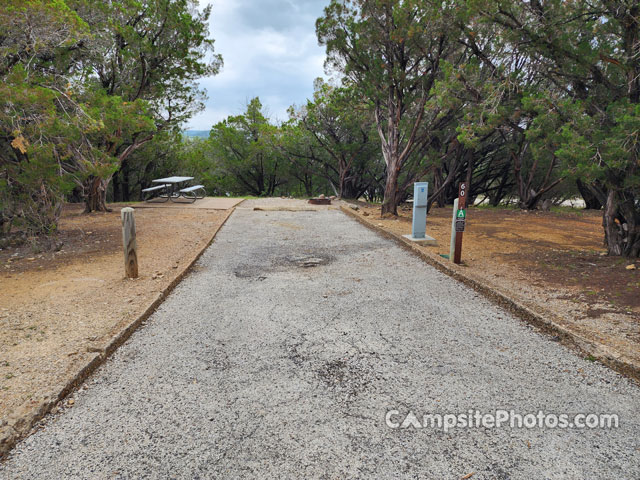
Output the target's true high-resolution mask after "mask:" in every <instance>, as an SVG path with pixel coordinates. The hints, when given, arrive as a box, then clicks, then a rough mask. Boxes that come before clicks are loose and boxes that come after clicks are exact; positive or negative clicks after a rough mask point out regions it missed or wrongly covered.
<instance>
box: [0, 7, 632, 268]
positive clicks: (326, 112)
mask: <svg viewBox="0 0 640 480" xmlns="http://www.w3.org/2000/svg"><path fill="white" fill-rule="evenodd" d="M2 1H3V2H4V6H3V8H2V10H0V52H1V53H2V55H1V57H0V80H2V81H1V82H0V95H1V96H2V98H4V99H6V101H5V107H4V108H3V109H2V110H0V162H1V163H0V226H1V227H2V229H3V231H8V230H9V229H10V228H11V225H16V224H20V225H22V226H23V227H24V228H25V229H26V230H29V231H32V232H34V233H39V232H40V233H41V232H44V233H49V232H52V231H54V230H55V226H56V220H57V216H58V214H59V211H60V205H61V202H62V200H63V199H64V198H65V196H66V197H67V198H71V199H80V198H83V199H84V200H85V202H86V205H87V210H88V211H90V210H93V209H104V208H106V205H105V200H106V196H107V195H109V196H110V199H112V200H115V201H121V200H124V201H126V200H132V199H139V198H140V190H141V189H142V188H144V187H146V186H148V185H149V182H150V181H151V179H152V178H155V177H158V176H163V175H165V174H170V173H181V174H191V175H193V176H195V177H197V178H198V180H199V181H200V182H203V183H204V184H205V185H206V187H207V190H208V191H209V192H210V193H213V194H218V195H255V196H269V195H304V196H313V195H317V194H320V193H323V194H327V195H328V194H332V193H333V194H335V195H337V196H341V197H343V198H361V197H364V198H366V199H369V200H375V201H381V203H382V213H383V214H384V213H388V214H395V213H396V211H397V206H398V204H399V203H400V202H402V201H403V200H405V199H406V198H407V195H408V193H409V192H410V191H411V184H412V183H413V182H415V181H419V180H427V181H429V182H431V188H430V191H431V197H430V204H429V206H431V205H432V204H434V203H437V204H439V205H445V204H446V203H449V202H451V200H453V198H454V197H455V196H456V194H457V187H458V184H459V183H460V182H462V181H466V182H467V183H468V184H469V186H470V188H469V192H470V195H471V197H472V199H479V200H482V201H486V202H488V203H490V204H492V205H499V204H504V203H515V204H517V205H518V206H519V207H520V208H523V209H536V208H548V207H549V206H550V204H551V203H554V202H555V203H559V202H561V201H563V200H566V199H568V198H574V197H576V196H577V195H581V196H582V197H583V198H584V200H585V203H586V205H587V207H588V208H602V210H603V227H604V232H605V243H606V245H607V247H608V250H609V252H610V254H613V255H625V256H634V257H637V256H638V255H640V171H639V169H640V164H639V162H640V160H639V157H638V148H639V141H638V135H637V131H638V129H639V128H640V106H639V103H640V63H639V62H640V27H639V20H638V19H639V16H640V1H632V0H587V1H580V2H578V1H566V0H529V1H524V0H519V1H513V0H504V1H503V0H496V1H492V2H486V1H481V0H451V1H447V2H442V1H435V0H327V7H326V8H325V11H324V15H323V16H322V17H321V18H320V19H318V21H317V24H316V29H317V35H318V40H319V42H320V43H321V44H323V45H324V46H326V50H327V62H326V68H327V72H328V73H331V74H334V78H337V79H338V80H334V81H332V82H331V83H326V82H325V81H323V80H321V79H318V80H317V81H316V83H315V85H314V87H315V89H314V95H313V98H312V99H309V100H308V101H307V102H306V104H304V105H301V106H297V107H296V106H292V107H291V108H290V111H289V119H288V120H287V121H285V122H282V123H279V124H275V123H274V122H272V121H271V120H270V119H269V118H268V116H267V115H266V114H265V109H264V108H263V106H262V104H261V103H260V100H259V99H257V98H255V99H253V100H251V101H250V102H249V104H248V105H247V108H246V111H244V112H242V113H241V114H238V115H234V116H230V117H228V118H227V119H226V120H224V121H222V122H220V123H218V124H216V125H214V126H213V127H212V128H211V131H210V133H209V136H208V137H207V138H203V137H200V138H187V137H185V136H184V135H182V133H181V131H180V129H181V126H182V124H183V123H184V121H185V120H187V119H188V118H189V117H190V116H191V115H193V113H194V112H196V111H197V110H198V109H199V108H201V105H202V98H203V94H202V92H201V91H200V90H199V89H198V87H197V84H196V81H197V79H198V78H200V77H203V76H208V75H212V74H215V73H217V71H218V69H219V67H220V64H221V59H220V58H219V57H218V56H216V55H213V54H212V53H211V52H212V46H213V42H212V40H210V39H209V38H208V32H207V27H206V25H207V18H208V16H209V13H210V11H209V8H205V9H204V10H203V11H202V12H200V13H199V12H198V10H197V9H195V8H194V2H193V1H192V0H117V1H110V2H93V1H90V0H28V1H18V0H2Z"/></svg>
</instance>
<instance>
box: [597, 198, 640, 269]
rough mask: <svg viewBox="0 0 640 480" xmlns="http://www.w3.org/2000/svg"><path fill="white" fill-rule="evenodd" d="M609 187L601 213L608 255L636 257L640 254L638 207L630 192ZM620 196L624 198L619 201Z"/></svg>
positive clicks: (639, 217)
mask: <svg viewBox="0 0 640 480" xmlns="http://www.w3.org/2000/svg"><path fill="white" fill-rule="evenodd" d="M623 193H624V194H623V195H621V194H620V192H618V191H616V190H613V189H610V190H609V191H608V192H607V202H606V204H605V206H604V213H603V215H602V227H603V228H604V241H605V246H606V247H607V251H608V252H609V255H612V256H624V257H631V258H637V257H639V256H640V209H638V207H636V206H635V198H634V196H633V195H632V194H631V193H630V192H623ZM621 197H622V198H626V200H624V201H621Z"/></svg>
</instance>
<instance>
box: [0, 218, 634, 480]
mask: <svg viewBox="0 0 640 480" xmlns="http://www.w3.org/2000/svg"><path fill="white" fill-rule="evenodd" d="M73 401H74V402H73V403H74V404H73V406H72V407H69V408H68V409H66V410H64V411H63V412H61V413H60V414H57V415H55V416H50V417H49V418H48V419H47V421H46V423H45V425H44V427H43V428H42V429H40V430H39V431H37V432H36V433H34V434H33V435H32V436H30V437H29V438H27V439H26V440H25V441H23V442H21V443H20V444H19V445H18V447H17V448H16V449H15V450H14V452H13V453H12V455H11V457H10V458H9V459H8V461H6V462H5V463H4V464H2V465H1V466H0V478H3V479H4V478H6V479H22V478H24V479H32V478H38V479H66V478H78V479H80V478H82V479H84V478H91V479H107V478H109V479H111V478H115V479H133V478H145V479H165V478H185V479H197V478H259V479H276V478H278V479H280V478H291V479H299V478H319V479H351V478H354V479H355V478H372V479H373V478H376V479H405V478H406V479H409V478H421V479H422V478H425V479H449V478H450V479H459V478H463V477H465V478H472V480H478V479H547V478H548V479H551V478H553V479H558V478H561V479H585V478H588V479H609V478H610V479H633V478H640V450H639V449H640V441H639V439H640V420H639V419H638V406H639V405H640V389H639V388H638V386H637V385H636V384H634V383H632V382H631V381H629V380H627V379H625V378H623V377H621V376H619V375H618V374H616V373H615V372H613V371H611V370H609V369H607V368H605V367H603V366H601V365H599V364H596V363H593V362H589V361H588V360H586V359H583V358H580V357H579V356H578V355H576V354H575V353H574V352H572V351H569V350H567V349H566V348H565V347H563V346H562V345H560V344H558V343H557V342H554V341H553V339H551V338H550V337H547V336H544V335H541V334H539V333H537V332H536V331H535V330H533V329H532V328H530V327H529V326H528V325H526V324H524V323H523V322H521V321H520V320H518V319H516V318H514V317H513V316H511V315H510V314H509V313H507V312H506V311H504V310H502V309H500V308H498V307H496V306H495V305H493V304H491V303H490V302H489V301H488V300H486V299H485V298H483V297H480V296H479V295H477V294H476V293H474V292H473V291H472V290H470V289H469V288H467V287H465V286H464V285H461V284H459V283H457V282H455V281H454V280H452V279H451V278H449V277H447V276H445V275H443V274H441V273H439V272H438V271H436V270H435V269H433V268H432V267H430V266H428V265H426V264H424V263H423V262H421V261H420V260H419V259H418V258H417V257H415V256H412V255H411V254H409V253H407V252H406V251H404V250H402V249H400V248H399V247H397V246H396V245H395V244H394V243H392V242H390V241H388V240H386V239H383V238H381V237H378V236H377V235H376V234H374V233H372V232H371V231H369V230H367V229H366V228H364V227H363V226H361V225H359V224H357V223H356V222H354V221H353V220H351V219H349V218H348V217H346V216H345V215H344V214H342V213H340V212H337V211H332V210H321V211H316V212H274V211H269V212H264V211H252V210H248V209H246V210H245V209H239V210H237V211H236V212H235V213H234V214H233V216H232V217H231V218H230V219H229V221H228V222H227V224H226V225H225V227H223V229H222V230H221V231H220V232H219V234H218V236H217V238H216V240H215V242H214V244H213V245H212V246H211V247H210V248H209V249H208V251H207V252H206V253H205V254H204V255H203V257H202V258H201V260H200V261H199V264H198V265H197V267H196V268H195V270H194V271H193V272H192V274H191V275H190V276H189V277H188V278H187V279H186V280H185V281H183V283H182V284H181V285H180V286H178V287H177V288H176V289H175V290H174V292H173V293H172V294H171V295H170V297H169V298H168V299H167V301H166V302H165V303H164V304H163V305H162V306H161V307H160V309H159V310H158V311H157V312H156V313H155V314H154V315H153V316H152V317H151V318H150V319H149V321H148V323H147V324H146V325H145V326H144V327H143V328H141V329H140V330H139V331H138V332H136V333H135V334H134V336H133V337H132V338H131V339H130V340H129V341H128V342H127V343H126V344H125V345H124V346H123V347H122V348H120V350H118V352H117V353H116V354H115V355H114V356H113V357H112V358H111V359H110V360H109V361H108V362H107V363H106V364H105V365H104V366H103V367H102V368H101V369H100V370H99V371H98V372H97V373H96V374H95V375H94V376H93V377H92V378H91V379H90V380H89V381H88V382H87V384H86V387H85V388H83V389H81V390H80V391H79V392H77V393H76V394H75V395H74V397H73ZM496 409H505V410H511V409H513V410H515V411H516V412H517V413H519V414H522V415H524V414H527V413H534V414H537V412H538V411H540V410H542V411H544V412H547V413H557V414H560V413H566V414H570V415H574V414H577V413H585V414H587V413H614V414H617V415H618V417H619V420H620V428H617V429H557V428H556V429H553V428H532V429H527V428H513V429H512V428H506V427H502V428H482V427H480V428H471V429H467V428H454V429H452V430H449V431H448V432H444V431H443V429H438V428H413V427H411V428H405V429H403V428H395V429H394V428H390V427H389V426H387V425H386V422H385V416H386V414H387V412H388V411H389V410H397V411H398V412H399V414H397V415H394V416H392V419H393V420H394V421H397V420H398V419H400V421H401V419H402V416H403V415H404V414H406V413H407V412H409V411H412V412H413V413H415V414H416V416H417V418H419V419H421V418H422V415H424V414H430V413H441V414H445V413H453V414H457V413H465V412H468V411H469V410H474V411H475V410H478V411H480V412H482V413H492V412H494V411H495V410H496ZM469 474H473V476H471V477H466V476H467V475H469Z"/></svg>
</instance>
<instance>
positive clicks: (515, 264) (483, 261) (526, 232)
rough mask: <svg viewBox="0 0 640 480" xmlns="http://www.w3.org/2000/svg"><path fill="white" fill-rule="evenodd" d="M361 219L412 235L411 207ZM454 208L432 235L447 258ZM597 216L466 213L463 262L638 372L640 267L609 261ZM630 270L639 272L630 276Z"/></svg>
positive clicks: (433, 216)
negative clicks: (392, 214) (395, 213)
mask: <svg viewBox="0 0 640 480" xmlns="http://www.w3.org/2000/svg"><path fill="white" fill-rule="evenodd" d="M360 207H361V208H360V210H359V211H358V214H360V215H363V216H365V217H367V220H368V221H370V222H371V223H373V224H375V225H378V226H380V227H382V228H384V229H386V230H389V231H392V232H394V233H397V234H408V233H411V215H412V212H411V207H410V206H405V207H402V208H401V209H400V212H399V213H400V217H399V218H397V219H396V218H393V217H391V218H385V219H383V218H380V208H379V207H377V206H367V205H364V204H360ZM451 215H452V211H451V207H448V208H434V209H432V211H431V212H430V213H429V215H428V217H427V235H430V236H432V237H434V238H435V239H436V240H437V241H438V246H437V247H436V246H433V247H426V246H425V247H421V248H423V249H425V250H428V251H430V252H434V253H437V254H439V255H448V254H449V241H450V236H451ZM601 222H602V216H601V213H600V212H591V211H581V210H576V211H573V212H564V211H562V212H538V211H533V212H525V211H520V210H511V209H489V208H471V209H468V210H467V226H466V231H465V233H464V242H463V249H462V260H463V263H464V265H465V266H466V267H467V268H468V271H469V272H470V273H472V274H473V275H475V276H476V277H479V278H480V279H481V280H482V281H483V282H484V283H486V284H488V285H491V286H493V287H495V288H496V289H498V290H501V291H503V292H505V293H508V294H509V295H511V296H515V297H516V298H518V300H519V301H521V302H522V303H524V304H525V305H528V306H530V307H532V308H533V309H534V310H536V311H541V312H548V313H550V314H551V315H552V316H557V317H561V318H562V319H563V321H564V322H566V324H567V326H568V327H569V328H571V329H572V330H574V331H576V332H578V333H579V334H580V335H583V336H585V337H586V338H588V339H590V340H593V341H596V342H597V343H600V344H602V345H605V346H607V347H612V348H613V349H614V350H615V351H616V352H619V353H621V354H624V355H625V356H627V357H628V358H633V359H634V360H635V361H636V362H637V364H638V365H640V261H636V262H635V263H634V262H633V261H631V260H629V259H623V258H619V257H609V256H606V249H605V248H604V247H603V232H602V226H601ZM629 265H635V267H636V269H634V270H629V269H627V267H628V266H629Z"/></svg>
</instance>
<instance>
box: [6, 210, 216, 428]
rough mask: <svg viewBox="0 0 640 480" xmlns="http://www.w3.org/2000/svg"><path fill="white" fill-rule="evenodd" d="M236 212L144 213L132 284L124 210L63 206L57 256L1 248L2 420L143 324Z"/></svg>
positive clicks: (140, 216)
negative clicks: (127, 330)
mask: <svg viewBox="0 0 640 480" xmlns="http://www.w3.org/2000/svg"><path fill="white" fill-rule="evenodd" d="M228 213H229V211H228V210H212V209H201V208H188V207H185V208H176V207H175V206H173V207H171V208H164V209H163V208H137V209H136V213H135V215H136V227H137V233H138V235H137V243H138V257H139V269H140V277H139V278H138V279H135V280H128V279H125V278H124V265H123V253H122V228H121V223H120V207H118V206H114V211H113V212H111V213H97V214H91V215H85V214H83V213H82V207H81V206H79V205H69V206H67V207H66V208H65V210H64V213H63V216H62V221H61V224H60V232H59V235H58V238H57V240H59V242H61V243H62V245H61V247H60V248H59V250H58V251H48V252H44V253H37V250H35V251H34V248H33V247H31V246H29V245H25V246H21V247H19V248H12V247H8V248H4V249H2V250H0V421H1V420H2V418H3V417H5V416H6V415H8V414H10V413H11V412H14V411H15V410H19V411H27V410H28V409H29V406H30V405H35V404H36V403H37V400H38V399H39V398H42V397H44V396H46V395H47V394H50V393H51V392H52V391H55V389H56V386H59V385H63V384H65V383H66V382H67V381H68V380H69V379H70V378H71V377H72V375H73V374H74V373H75V372H76V371H77V370H78V369H79V368H80V367H81V366H84V365H85V364H86V363H87V361H88V359H89V358H90V357H91V355H95V353H93V352H96V351H99V350H100V349H101V348H104V346H105V345H106V344H107V343H108V341H109V340H110V339H111V338H112V337H113V336H114V335H115V334H116V333H117V332H119V331H120V330H121V329H122V328H123V327H124V326H126V325H128V324H129V323H131V322H132V321H133V320H134V319H136V318H138V317H139V316H140V315H141V314H142V313H143V312H144V311H145V310H146V309H147V308H148V307H149V306H150V305H151V304H152V302H153V301H154V300H155V299H156V298H157V297H158V295H159V294H160V293H161V292H162V291H164V289H165V288H166V287H167V286H168V285H169V284H170V283H171V282H172V281H173V280H174V279H175V278H176V277H177V276H178V275H179V274H180V272H182V270H184V268H186V266H188V264H189V263H190V262H191V261H192V259H193V258H194V257H195V256H196V255H197V254H198V253H199V252H200V251H201V250H202V248H203V247H204V246H205V245H206V244H207V243H208V242H209V240H210V239H211V237H212V236H213V235H214V233H215V232H216V231H217V230H218V228H219V227H220V225H221V224H222V223H223V222H224V220H225V219H226V217H227V215H228Z"/></svg>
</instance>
